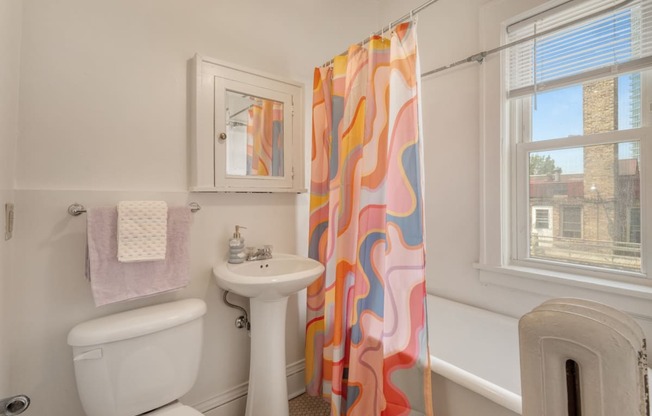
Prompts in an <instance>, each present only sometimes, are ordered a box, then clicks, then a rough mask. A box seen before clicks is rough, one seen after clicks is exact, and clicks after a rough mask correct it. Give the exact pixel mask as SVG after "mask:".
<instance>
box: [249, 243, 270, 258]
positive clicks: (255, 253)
mask: <svg viewBox="0 0 652 416" xmlns="http://www.w3.org/2000/svg"><path fill="white" fill-rule="evenodd" d="M271 258H272V246H270V245H266V246H263V248H259V249H255V248H253V247H247V261H256V260H267V259H271Z"/></svg>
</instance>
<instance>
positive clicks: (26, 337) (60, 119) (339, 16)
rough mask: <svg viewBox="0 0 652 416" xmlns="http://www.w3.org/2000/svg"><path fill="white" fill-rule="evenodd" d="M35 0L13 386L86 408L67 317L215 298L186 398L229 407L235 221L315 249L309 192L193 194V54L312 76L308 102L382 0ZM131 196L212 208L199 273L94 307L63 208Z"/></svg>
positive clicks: (19, 177) (295, 246) (79, 239)
mask: <svg viewBox="0 0 652 416" xmlns="http://www.w3.org/2000/svg"><path fill="white" fill-rule="evenodd" d="M13 3H18V0H16V1H12V4H13ZM22 3H23V5H24V10H23V20H22V29H23V44H22V56H21V58H22V66H21V68H22V70H21V74H20V75H21V91H20V136H19V139H18V155H17V159H16V164H17V174H16V183H17V186H16V191H15V192H16V193H15V198H16V212H17V213H16V217H17V224H16V227H15V240H14V244H15V252H14V254H15V255H14V263H15V267H14V270H13V273H12V274H11V275H10V276H3V279H2V283H3V285H4V288H5V290H8V291H10V293H11V297H9V299H8V300H7V308H8V310H10V311H11V315H10V316H8V321H9V322H8V323H9V325H11V327H12V341H11V343H10V351H9V356H10V358H11V364H12V367H13V370H14V372H13V375H14V376H13V378H12V387H13V389H14V390H16V391H20V392H23V393H26V394H28V395H30V396H31V398H32V399H33V402H32V407H31V408H30V414H34V415H46V414H47V415H64V414H65V415H70V416H76V415H82V414H83V413H82V409H81V405H80V403H79V400H78V398H77V392H76V387H75V383H74V374H73V366H72V362H71V353H70V348H69V347H68V346H67V345H66V335H67V333H68V331H69V330H70V328H71V327H72V326H74V325H75V324H76V323H78V322H81V321H85V320H88V319H91V318H94V317H97V316H101V315H105V314H109V313H113V312H116V311H121V310H125V309H131V308H135V307H138V306H143V305H148V304H152V303H159V302H163V301H167V300H172V299H177V298H186V297H198V298H202V299H204V300H206V302H207V303H208V313H207V315H206V320H205V331H206V332H205V345H204V347H205V348H204V358H203V361H202V365H201V371H200V374H199V380H198V382H197V384H196V386H195V388H194V389H193V390H192V391H191V392H190V393H189V394H188V395H187V397H186V398H185V399H184V401H185V402H186V403H188V404H192V405H197V404H199V405H202V406H204V407H205V406H208V405H209V404H211V403H216V400H218V399H219V397H223V396H220V395H222V394H225V393H228V392H229V391H230V390H231V389H233V388H234V387H237V386H238V385H240V384H241V383H243V382H245V381H246V380H247V376H248V359H249V357H248V348H249V338H248V337H247V335H246V332H243V331H240V330H237V329H236V328H235V327H234V325H233V322H234V319H235V318H236V316H237V314H238V313H237V312H236V311H234V310H232V309H229V308H227V307H226V306H224V305H223V303H222V300H221V293H222V292H221V291H220V290H219V289H218V288H217V286H216V285H215V283H214V280H213V278H212V276H211V267H212V265H213V264H214V263H215V261H217V260H218V259H222V258H223V257H224V255H225V253H226V248H227V245H226V242H227V239H228V237H229V236H230V234H231V232H232V228H233V226H234V225H235V224H241V225H246V226H247V227H248V230H247V232H246V233H245V234H244V235H245V238H246V240H247V243H248V244H251V245H256V244H263V243H271V244H273V245H274V247H275V250H277V251H295V250H303V248H304V247H305V242H304V241H303V240H305V239H306V238H307V224H306V222H305V221H300V222H299V223H297V221H296V219H297V218H301V217H302V216H303V217H305V215H306V214H305V213H304V212H303V211H304V209H307V206H306V197H305V196H296V195H267V194H266V195H244V194H221V195H210V194H208V195H207V194H196V195H193V194H188V192H187V191H186V189H187V184H188V174H187V171H188V163H187V160H188V157H187V150H186V149H187V141H188V140H187V139H188V137H187V136H188V101H187V97H188V95H187V84H188V72H187V71H188V60H189V59H190V58H191V57H192V56H193V55H194V54H195V53H196V52H199V53H201V54H204V55H206V56H210V57H214V58H218V59H221V60H224V61H227V62H233V63H236V64H239V65H243V66H248V67H251V68H256V69H260V70H264V71H266V72H269V73H277V74H279V75H281V76H283V77H287V78H294V79H297V80H299V81H303V82H305V83H306V102H307V106H306V107H307V109H308V110H309V108H310V101H311V92H310V91H311V87H312V86H311V83H312V68H313V66H314V65H315V64H321V63H322V62H324V61H325V60H327V59H329V58H330V56H331V55H333V54H335V53H339V52H341V51H342V50H343V49H345V48H346V46H347V45H348V44H349V43H350V42H352V41H357V40H358V39H361V38H362V37H363V36H365V35H366V34H368V33H369V32H370V31H372V30H375V28H376V27H377V26H378V22H377V17H378V16H377V13H378V12H376V10H375V9H374V8H373V7H370V6H373V5H375V4H376V1H375V0H365V1H360V2H355V4H353V3H351V2H348V1H346V0H336V1H333V2H330V3H329V5H328V7H323V4H317V3H314V2H297V1H294V0H281V1H275V2H268V1H264V0H255V1H253V0H252V1H247V2H233V1H231V2H226V1H221V0H219V1H213V0H211V1H209V0H191V1H184V2H179V1H176V0H145V1H139V2H133V1H128V0H117V1H102V2H98V1H87V0H61V1H57V2H51V1H49V0H23V1H22ZM3 4H4V3H3ZM17 21H19V19H17ZM354 21H355V24H354ZM2 22H4V20H3V21H2ZM2 22H0V23H2ZM3 27H4V26H3ZM3 33H4V32H3ZM3 82H4V81H3ZM3 111H4V110H3ZM306 118H307V120H308V121H309V120H310V116H309V113H308V114H306ZM306 130H307V132H310V125H309V123H306ZM307 143H308V145H307V146H306V147H309V139H308V141H307ZM3 153H4V152H3ZM123 199H163V200H166V201H167V202H168V203H170V204H185V203H187V202H188V201H193V200H194V201H197V202H199V203H200V204H201V206H202V210H201V211H200V212H199V213H197V214H195V216H194V218H195V222H194V224H193V228H192V241H191V261H192V282H191V284H190V285H189V286H188V288H186V289H184V290H181V291H179V292H176V293H172V294H166V295H162V296H157V297H154V298H151V299H146V300H140V301H133V302H129V303H125V304H119V305H112V306H106V307H101V308H95V307H94V305H93V302H92V298H91V294H90V288H89V285H88V283H87V282H86V281H85V280H84V277H83V270H84V245H85V226H86V225H85V218H84V217H83V216H82V217H70V216H69V215H67V213H66V208H67V207H68V205H69V204H71V203H73V202H80V203H83V204H84V205H85V206H86V207H96V206H102V205H113V204H115V203H116V202H117V201H119V200H123ZM298 203H300V204H299V205H297V204H298ZM302 308H303V301H302V300H297V299H296V298H294V299H291V301H290V305H289V313H288V333H287V340H288V342H287V345H288V363H293V362H296V361H299V360H301V359H302V358H303V343H302V342H303V331H304V326H303V324H302V318H301V317H300V315H301V314H300V311H301V310H302ZM254 325H255V323H254ZM216 398H217V399H216ZM218 401H219V400H218ZM207 403H208V404H207Z"/></svg>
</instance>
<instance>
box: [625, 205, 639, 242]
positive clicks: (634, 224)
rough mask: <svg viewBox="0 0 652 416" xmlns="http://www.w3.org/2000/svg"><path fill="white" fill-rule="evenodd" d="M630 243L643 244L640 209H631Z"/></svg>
mask: <svg viewBox="0 0 652 416" xmlns="http://www.w3.org/2000/svg"><path fill="white" fill-rule="evenodd" d="M628 223H629V231H628V233H627V234H628V235H629V242H630V243H640V242H641V209H640V208H630V209H629V222H628Z"/></svg>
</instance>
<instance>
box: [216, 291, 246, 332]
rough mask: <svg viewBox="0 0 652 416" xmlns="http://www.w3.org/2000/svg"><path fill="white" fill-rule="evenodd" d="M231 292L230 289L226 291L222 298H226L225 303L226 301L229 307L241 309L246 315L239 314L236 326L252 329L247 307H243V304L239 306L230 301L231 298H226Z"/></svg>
mask: <svg viewBox="0 0 652 416" xmlns="http://www.w3.org/2000/svg"><path fill="white" fill-rule="evenodd" d="M229 293H230V292H229V291H228V290H225V291H224V296H223V297H222V299H223V300H224V303H226V305H227V306H228V307H230V308H233V309H237V310H239V311H241V312H242V313H243V314H244V315H242V316H239V317H237V318H236V320H235V327H236V328H240V329H242V328H246V329H247V331H250V330H251V322H249V314H248V313H247V310H246V309H245V308H243V307H242V306H239V305H236V304H234V303H231V302H229V300H228V299H227V298H226V297H227V296H228V295H229Z"/></svg>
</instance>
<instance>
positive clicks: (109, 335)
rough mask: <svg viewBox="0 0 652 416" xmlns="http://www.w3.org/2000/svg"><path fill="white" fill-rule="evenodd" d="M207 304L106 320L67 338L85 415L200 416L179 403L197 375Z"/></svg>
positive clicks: (186, 303)
mask: <svg viewBox="0 0 652 416" xmlns="http://www.w3.org/2000/svg"><path fill="white" fill-rule="evenodd" d="M205 313H206V304H205V303H204V301H202V300H200V299H185V300H180V301H176V302H169V303H164V304H160V305H154V306H148V307H145V308H140V309H135V310H131V311H127V312H121V313H118V314H114V315H109V316H105V317H102V318H98V319H93V320H91V321H87V322H83V323H80V324H78V325H77V326H75V327H74V328H73V329H72V330H70V333H69V334H68V345H70V346H71V347H72V350H73V364H74V367H75V379H76V382H77V390H78V393H79V398H80V400H81V403H82V406H83V408H84V412H85V413H86V415H87V416H137V415H141V414H143V413H147V414H148V416H149V415H152V416H153V415H156V416H199V415H201V413H200V412H198V411H197V410H195V409H193V408H191V407H189V406H185V405H183V404H181V403H180V402H178V399H179V398H180V397H181V396H183V395H184V394H186V393H187V392H188V391H189V390H190V389H191V388H192V386H193V384H194V383H195V380H196V378H197V373H198V371H199V362H200V358H201V347H202V337H203V316H204V314H205Z"/></svg>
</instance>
